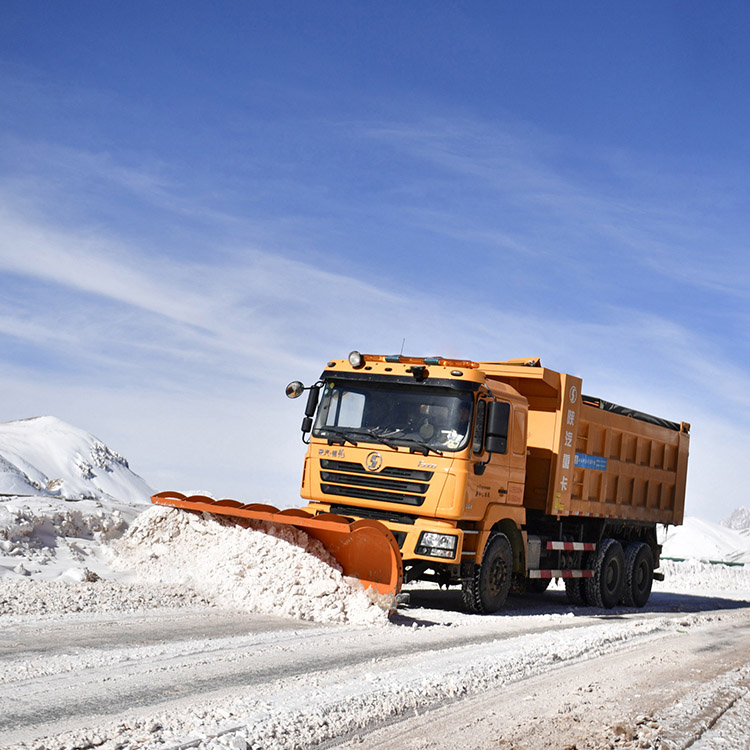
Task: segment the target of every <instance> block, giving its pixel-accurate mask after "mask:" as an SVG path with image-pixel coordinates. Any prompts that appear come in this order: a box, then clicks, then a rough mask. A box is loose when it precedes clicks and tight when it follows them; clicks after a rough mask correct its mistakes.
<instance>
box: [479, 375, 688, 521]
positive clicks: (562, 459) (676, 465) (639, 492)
mask: <svg viewBox="0 0 750 750" xmlns="http://www.w3.org/2000/svg"><path fill="white" fill-rule="evenodd" d="M530 362H532V363H534V364H536V362H535V361H533V360H531V361H530ZM534 364H532V366H528V365H527V366H519V365H516V364H507V363H489V362H482V363H480V368H481V369H483V370H484V371H485V375H486V378H487V383H488V385H489V386H490V387H492V381H493V380H497V381H501V382H504V383H507V384H509V385H511V386H512V387H513V388H515V389H516V390H517V391H519V393H521V394H522V395H524V396H525V397H526V398H527V400H528V402H529V419H528V433H527V446H528V451H527V478H526V487H525V492H524V505H525V506H526V507H527V508H529V509H536V510H541V511H544V512H545V513H547V514H548V515H553V516H589V517H595V518H608V519H621V520H625V521H642V522H646V523H663V524H680V523H682V519H683V513H684V506H685V482H686V476H687V458H688V446H689V441H690V436H689V431H690V427H689V425H687V424H685V423H675V422H669V421H667V420H664V419H660V418H657V417H653V416H651V415H648V414H644V413H642V412H638V411H635V410H631V409H626V408H624V407H621V406H617V405H616V404H612V403H609V402H607V401H604V400H602V399H599V398H593V397H589V396H584V395H583V394H582V388H581V386H582V383H581V379H580V378H577V377H574V376H571V375H566V374H564V373H558V372H555V371H554V370H549V369H547V368H543V367H540V366H538V365H537V366H534Z"/></svg>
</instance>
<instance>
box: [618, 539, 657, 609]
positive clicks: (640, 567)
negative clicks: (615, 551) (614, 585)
mask: <svg viewBox="0 0 750 750" xmlns="http://www.w3.org/2000/svg"><path fill="white" fill-rule="evenodd" d="M653 582H654V553H653V551H652V550H651V547H649V545H648V544H646V543H645V542H633V543H632V544H629V545H628V546H627V547H626V548H625V585H624V587H623V591H622V603H623V604H624V605H625V606H626V607H643V606H645V604H646V602H647V601H648V598H649V596H651V584H652V583H653Z"/></svg>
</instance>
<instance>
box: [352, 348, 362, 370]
mask: <svg viewBox="0 0 750 750" xmlns="http://www.w3.org/2000/svg"><path fill="white" fill-rule="evenodd" d="M364 363H365V358H364V357H363V356H362V355H361V354H360V353H359V352H358V351H357V350H356V349H355V350H354V351H353V352H349V364H350V365H351V366H352V367H353V368H354V369H355V370H358V369H359V368H360V367H362V365H363V364H364Z"/></svg>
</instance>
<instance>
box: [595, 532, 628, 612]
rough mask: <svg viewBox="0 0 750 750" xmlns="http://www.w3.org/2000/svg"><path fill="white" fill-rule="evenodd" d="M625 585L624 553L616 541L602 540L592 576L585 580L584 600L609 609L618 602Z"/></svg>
mask: <svg viewBox="0 0 750 750" xmlns="http://www.w3.org/2000/svg"><path fill="white" fill-rule="evenodd" d="M624 583H625V553H624V552H623V551H622V545H621V544H620V542H618V541H617V540H616V539H603V540H602V543H601V545H600V546H599V550H598V552H597V554H596V558H595V560H594V576H593V578H587V579H586V600H587V602H588V604H590V605H592V606H594V607H605V608H606V609H611V608H612V607H614V606H615V604H617V603H618V602H619V601H620V598H621V597H622V589H623V585H624Z"/></svg>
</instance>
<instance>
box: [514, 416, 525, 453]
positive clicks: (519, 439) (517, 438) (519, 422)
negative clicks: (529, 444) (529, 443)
mask: <svg viewBox="0 0 750 750" xmlns="http://www.w3.org/2000/svg"><path fill="white" fill-rule="evenodd" d="M511 450H512V451H513V453H515V454H516V455H517V456H520V455H525V454H526V412H525V411H524V410H523V409H514V410H513V435H512V436H511Z"/></svg>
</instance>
